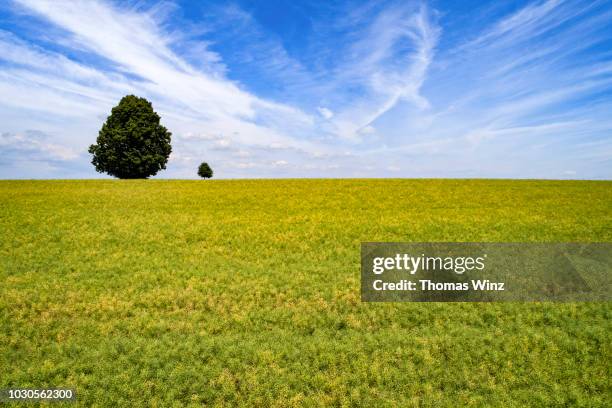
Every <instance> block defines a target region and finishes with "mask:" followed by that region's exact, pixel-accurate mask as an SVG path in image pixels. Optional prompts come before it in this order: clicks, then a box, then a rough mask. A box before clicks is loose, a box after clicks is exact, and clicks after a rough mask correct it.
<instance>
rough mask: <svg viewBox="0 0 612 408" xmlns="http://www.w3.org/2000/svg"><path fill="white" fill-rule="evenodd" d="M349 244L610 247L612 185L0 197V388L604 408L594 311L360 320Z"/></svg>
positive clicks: (367, 316) (340, 185)
mask: <svg viewBox="0 0 612 408" xmlns="http://www.w3.org/2000/svg"><path fill="white" fill-rule="evenodd" d="M362 241H491V242H495V241H511V242H533V241H540V242H542V241H545V242H546V241H551V242H554V241H563V242H565V241H578V242H592V241H612V182H609V181H601V182H595V181H592V182H591V181H502V180H497V181H493V180H251V181H244V180H242V181H238V180H236V181H230V180H226V181H224V180H219V181H161V180H141V181H114V180H103V181H102V180H99V181H0V250H1V254H2V257H1V260H0V282H1V287H0V388H8V387H46V386H70V387H74V388H75V389H76V390H77V402H78V404H77V405H80V406H118V405H121V406H160V407H167V406H184V405H188V404H193V405H194V406H199V405H202V404H207V405H219V406H234V405H243V406H261V407H268V406H321V405H333V406H364V407H378V406H431V407H440V406H448V407H456V406H462V405H470V406H503V407H508V406H516V407H523V406H585V407H597V406H609V405H608V404H609V403H610V398H611V392H612V390H611V386H610V376H611V374H612V373H611V368H612V367H611V365H610V361H612V350H611V336H610V334H611V333H612V330H611V329H612V324H611V322H612V320H611V317H612V306H611V304H610V303H565V304H561V303H559V304H553V303H491V304H482V303H480V304H475V303H448V304H443V303H429V304H417V303H385V304H369V303H361V301H360V296H359V271H360V269H359V268H360V267H359V263H360V242H362ZM71 406H74V405H71Z"/></svg>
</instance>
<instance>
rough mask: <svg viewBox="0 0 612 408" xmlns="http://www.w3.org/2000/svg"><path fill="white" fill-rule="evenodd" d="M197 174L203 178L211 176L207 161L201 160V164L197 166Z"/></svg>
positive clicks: (211, 172)
mask: <svg viewBox="0 0 612 408" xmlns="http://www.w3.org/2000/svg"><path fill="white" fill-rule="evenodd" d="M198 176H200V177H202V178H205V179H206V178H211V177H212V176H213V171H212V169H211V168H210V166H209V165H208V163H206V162H203V163H202V164H200V167H198Z"/></svg>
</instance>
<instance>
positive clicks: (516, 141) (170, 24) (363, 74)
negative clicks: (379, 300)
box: [0, 0, 612, 180]
mask: <svg viewBox="0 0 612 408" xmlns="http://www.w3.org/2000/svg"><path fill="white" fill-rule="evenodd" d="M128 94H135V95H138V96H141V97H145V98H147V99H148V100H149V101H151V102H152V104H153V107H154V109H155V110H156V111H157V112H158V113H159V115H160V116H161V118H162V119H161V120H162V124H163V125H164V126H166V127H167V128H168V130H170V131H171V132H172V149H173V152H172V154H171V156H170V159H169V161H168V164H167V169H166V170H164V171H161V172H160V173H158V175H157V176H155V177H156V178H197V174H196V172H197V167H198V165H199V164H200V163H201V162H202V161H206V162H208V163H209V164H210V165H211V167H212V168H213V170H214V172H215V177H216V178H286V177H394V178H395V177H408V178H420V177H445V178H446V177H448V178H541V179H608V180H609V179H612V2H611V1H571V0H568V1H561V0H548V1H490V2H487V1H486V0H484V1H483V0H481V1H472V0H465V1H430V2H426V1H410V0H403V1H331V2H330V1H325V0H318V1H314V0H313V1H310V0H303V1H302V0H286V1H280V0H266V1H258V0H251V1H248V0H243V1H235V2H227V1H206V0H203V1H200V0H198V1H163V2H160V1H155V2H149V1H120V2H115V1H111V0H89V1H76V0H74V1H73V0H70V1H68V0H66V1H62V0H55V1H53V0H51V1H40V0H14V1H13V0H9V1H3V2H1V3H0V178H9V179H17V178H99V177H109V176H107V175H104V174H99V173H96V172H95V170H94V168H93V166H92V164H91V155H90V154H89V153H88V152H87V149H88V147H89V145H91V144H93V143H95V140H96V137H97V134H98V131H99V129H100V127H101V126H102V124H103V123H104V121H105V120H106V117H107V116H108V115H109V114H110V111H111V109H112V107H113V106H115V105H116V104H117V103H118V102H119V100H120V99H121V97H123V96H124V95H128Z"/></svg>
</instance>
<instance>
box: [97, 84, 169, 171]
mask: <svg viewBox="0 0 612 408" xmlns="http://www.w3.org/2000/svg"><path fill="white" fill-rule="evenodd" d="M159 121H160V118H159V115H158V114H157V113H155V111H154V110H153V106H152V105H151V102H149V101H147V100H146V99H144V98H139V97H137V96H134V95H128V96H124V97H123V98H122V99H121V101H120V102H119V104H118V105H117V106H115V107H114V108H113V109H112V112H111V114H110V116H109V117H108V118H107V119H106V122H105V123H104V124H103V125H102V129H100V132H99V133H98V139H97V144H94V145H91V146H90V147H89V153H91V154H92V155H93V159H92V161H91V162H92V164H93V165H94V166H95V168H96V171H98V172H99V173H108V174H110V175H111V176H115V177H118V178H122V179H135V178H147V177H149V176H153V175H155V174H157V172H158V171H160V170H162V169H165V168H166V163H167V162H168V157H169V156H170V153H171V151H172V147H171V146H170V137H171V135H172V134H171V133H170V132H168V130H167V129H166V128H165V127H163V126H162V125H160V123H159Z"/></svg>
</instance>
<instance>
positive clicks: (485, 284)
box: [372, 279, 506, 292]
mask: <svg viewBox="0 0 612 408" xmlns="http://www.w3.org/2000/svg"><path fill="white" fill-rule="evenodd" d="M505 286H506V285H505V283H504V282H491V281H489V280H488V279H484V280H480V279H478V280H471V281H469V282H434V281H431V280H428V279H420V280H419V281H418V282H415V281H411V280H407V279H402V280H400V281H398V282H384V281H383V280H380V279H377V280H375V281H374V282H372V287H373V288H374V290H376V291H386V290H400V291H402V290H407V291H414V290H421V291H423V292H428V291H467V290H470V289H471V290H475V291H504V290H505V289H506V288H505Z"/></svg>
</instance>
